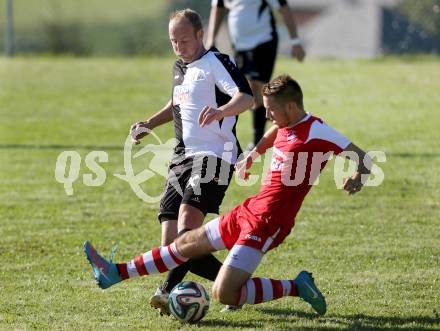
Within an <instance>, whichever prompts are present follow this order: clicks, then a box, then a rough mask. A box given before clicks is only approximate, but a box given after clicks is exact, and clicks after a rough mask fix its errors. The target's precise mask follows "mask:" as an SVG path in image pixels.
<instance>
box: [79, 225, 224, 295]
mask: <svg viewBox="0 0 440 331" xmlns="http://www.w3.org/2000/svg"><path fill="white" fill-rule="evenodd" d="M215 250H216V249H215V248H214V247H213V246H212V245H211V243H210V241H209V240H208V238H207V235H206V233H205V229H204V227H200V228H197V229H194V230H191V231H189V232H186V233H184V234H183V235H182V236H180V237H179V238H177V239H176V240H175V241H174V242H173V243H171V244H170V245H168V246H161V247H155V248H153V249H152V250H150V251H148V252H146V253H144V254H142V255H139V256H137V257H135V258H134V259H133V260H131V261H129V262H127V263H118V264H116V263H113V262H112V261H109V260H106V259H105V258H103V257H102V256H101V255H100V254H99V253H98V252H97V251H96V249H95V248H94V247H93V246H92V244H91V243H90V242H89V241H86V242H85V243H84V251H85V254H86V257H87V259H88V261H89V262H90V264H91V266H92V268H93V271H94V273H95V278H96V280H97V282H98V285H99V287H101V288H102V289H106V288H108V287H110V286H113V285H115V284H117V283H119V282H121V281H123V280H127V279H130V278H135V277H139V276H147V275H152V274H157V273H163V272H166V271H169V270H172V269H174V268H176V267H177V266H179V265H181V264H182V263H184V262H185V261H187V260H188V259H190V258H192V257H196V256H201V255H204V254H208V253H210V252H213V251H215Z"/></svg>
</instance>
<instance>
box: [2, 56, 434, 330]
mask: <svg viewBox="0 0 440 331" xmlns="http://www.w3.org/2000/svg"><path fill="white" fill-rule="evenodd" d="M172 61H173V60H172V59H171V58H163V59H159V58H151V59H93V60H88V59H72V58H55V59H54V58H39V59H32V58H17V59H14V60H6V59H0V222H1V223H0V260H1V262H2V267H1V268H0V328H1V329H5V330H10V329H69V330H70V329H79V330H84V329H89V330H95V329H148V330H171V329H176V328H182V329H185V330H186V329H198V330H232V329H236V328H242V329H267V330H272V329H276V330H287V329H295V330H346V329H349V330H416V329H417V330H440V231H439V229H440V217H439V216H440V178H439V170H440V147H439V143H438V139H439V137H440V136H439V133H438V128H439V127H440V116H439V114H438V111H439V108H440V93H439V87H440V61H439V59H438V58H424V59H406V60H402V59H383V60H377V61H368V62H367V61H352V62H339V61H322V62H318V61H307V62H306V63H304V64H302V65H299V64H297V63H295V62H292V61H289V60H281V61H280V62H279V63H278V66H277V69H276V70H277V72H278V73H281V72H288V73H290V74H292V75H294V76H295V77H296V78H297V79H298V80H299V81H300V82H301V83H302V85H303V90H304V92H305V106H306V109H307V110H308V111H310V112H312V113H314V114H316V115H319V116H322V117H323V118H324V119H326V121H327V122H328V123H330V124H331V125H332V126H334V127H335V128H337V129H338V130H339V131H341V132H343V133H344V134H346V135H347V136H349V137H351V138H352V139H353V141H354V142H355V143H357V144H358V145H359V146H362V147H363V148H364V149H365V150H382V151H384V152H385V153H386V155H387V162H386V163H380V164H378V165H379V166H380V167H381V168H382V170H383V171H384V173H385V180H384V182H383V184H382V185H381V186H379V187H375V188H371V187H370V188H365V189H364V191H362V192H361V193H360V194H359V195H357V196H354V197H348V196H347V195H346V194H344V192H343V191H341V190H337V189H336V187H335V183H334V181H333V162H330V163H329V165H328V166H327V168H326V170H325V171H324V173H323V175H322V176H321V179H320V183H319V185H318V186H316V187H314V188H313V190H312V192H311V194H310V195H309V197H308V198H307V199H306V201H305V203H304V205H303V208H302V210H301V212H300V214H299V215H298V218H297V225H296V227H295V229H294V231H293V233H292V234H291V235H290V236H289V237H288V238H287V240H286V242H285V243H284V244H283V245H282V246H281V247H279V248H278V249H277V250H275V251H272V252H270V253H269V254H268V255H267V256H266V257H265V259H264V260H263V263H262V264H261V266H260V267H259V269H258V270H257V272H256V274H258V275H261V276H265V277H271V278H292V277H294V276H295V275H296V274H297V273H298V272H299V271H300V270H302V269H307V270H310V271H312V272H313V273H314V276H315V279H316V282H317V284H318V286H320V288H321V289H322V290H323V292H324V293H325V295H326V297H327V301H328V304H329V309H328V313H327V315H326V316H324V317H316V316H315V314H314V313H313V312H312V311H311V309H310V308H309V307H308V306H307V304H305V303H303V302H301V301H299V300H297V299H292V298H287V299H286V298H285V299H281V300H278V301H274V302H272V303H265V304H261V305H256V306H246V307H245V308H244V309H243V311H241V312H239V313H235V314H228V315H224V314H221V313H220V312H219V311H220V309H221V305H219V304H218V303H212V304H211V307H210V312H209V314H208V315H207V316H206V318H205V319H204V320H203V321H202V322H200V323H199V324H198V325H197V326H188V325H186V326H181V325H180V324H179V323H178V322H176V321H175V320H173V319H172V318H166V317H160V316H158V314H157V313H156V312H155V311H153V310H152V309H151V308H150V307H149V306H148V304H147V298H148V297H149V295H151V293H152V292H153V290H154V289H155V287H156V286H157V285H158V284H159V283H160V281H161V279H162V277H161V276H152V277H150V278H144V279H137V280H133V281H129V282H127V283H125V284H121V285H119V286H116V287H114V288H112V289H110V290H107V291H101V290H100V289H98V288H97V287H96V285H95V282H94V280H93V277H92V273H91V270H90V267H89V265H88V264H87V262H86V259H85V258H84V255H83V252H82V243H83V241H84V240H85V239H90V240H91V241H92V242H93V243H94V244H95V245H96V246H97V247H98V248H99V249H100V250H102V251H110V249H111V246H112V245H113V244H114V243H118V244H119V250H118V252H117V255H116V260H126V259H129V258H131V257H133V256H134V255H136V254H138V253H141V252H144V251H146V250H148V249H150V248H151V247H152V246H155V245H158V244H159V226H158V223H157V221H156V214H157V210H158V205H157V204H145V203H144V202H142V201H141V200H140V199H139V198H137V197H136V195H135V194H134V193H133V191H132V190H131V189H130V187H129V185H128V184H127V183H126V182H124V181H121V180H120V179H118V178H116V177H114V176H113V174H114V173H122V172H123V167H124V163H123V153H122V150H123V144H124V140H125V138H126V134H127V131H128V128H129V125H130V124H131V123H132V122H134V121H136V120H139V119H142V118H145V117H146V116H147V115H148V114H152V113H153V112H155V111H156V110H157V109H158V108H159V107H161V106H162V104H164V103H165V102H166V101H167V98H168V97H169V95H170V81H171V74H170V66H171V64H172ZM249 119H250V117H249V114H245V115H242V117H241V119H240V124H239V128H238V131H239V136H240V138H241V141H242V143H243V144H246V143H247V142H248V141H249V139H250V127H249ZM156 133H157V134H158V135H159V137H160V138H161V139H162V140H166V139H168V138H170V137H172V135H173V132H172V127H171V126H169V125H168V126H164V127H162V128H160V129H158V130H157V131H156ZM148 139H149V140H148ZM148 139H147V140H146V141H145V142H144V144H147V143H154V140H151V139H152V138H151V137H150V138H148ZM65 150H70V151H72V150H73V151H77V152H78V153H79V154H80V155H81V158H82V163H81V170H80V177H79V178H78V180H77V181H76V182H75V183H74V184H73V189H74V194H73V195H72V196H67V195H66V194H65V192H64V188H63V185H62V184H60V183H58V182H57V181H56V180H55V177H54V170H55V163H56V160H57V157H58V155H59V154H60V153H61V152H63V151H65ZM93 150H102V151H105V152H106V153H107V154H108V162H107V163H103V164H102V166H103V168H104V169H105V171H106V173H107V179H106V181H105V183H104V185H102V186H100V187H89V186H86V185H84V184H83V182H82V175H83V174H86V173H90V170H88V169H87V167H86V166H85V163H84V159H85V157H86V155H87V154H88V153H89V152H91V151H93ZM146 162H147V160H142V161H141V160H138V161H137V164H136V167H137V169H139V168H141V166H142V165H145V164H146ZM254 171H255V173H259V172H260V173H261V166H260V165H257V167H256V168H255V169H254ZM163 183H164V178H163V177H161V176H156V177H154V178H153V179H151V180H149V181H148V182H147V183H146V184H147V186H144V188H145V189H148V190H149V192H150V193H151V194H158V193H160V191H161V189H162V185H163ZM257 189H258V186H251V187H240V186H238V185H237V184H235V183H234V184H233V185H232V186H231V187H230V189H229V191H228V194H227V197H226V198H225V201H224V203H223V206H222V210H223V211H227V210H229V209H230V208H231V207H232V206H234V205H236V204H237V203H239V202H241V201H242V200H243V199H244V198H245V197H247V196H248V195H250V194H252V193H255V192H256V191H257ZM218 256H219V257H220V258H223V257H224V256H225V253H223V252H222V253H220V254H218ZM188 278H190V279H194V280H197V281H200V282H202V283H203V284H204V285H206V286H207V288H209V286H210V284H209V283H208V282H206V281H204V280H201V279H199V278H197V277H195V276H192V275H190V276H188Z"/></svg>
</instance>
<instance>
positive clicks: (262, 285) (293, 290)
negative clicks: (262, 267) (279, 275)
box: [238, 277, 298, 305]
mask: <svg viewBox="0 0 440 331" xmlns="http://www.w3.org/2000/svg"><path fill="white" fill-rule="evenodd" d="M285 296H293V297H296V296H298V290H297V287H296V284H295V282H294V281H293V280H276V279H269V278H260V277H258V278H250V279H249V280H248V281H247V282H246V284H244V285H243V287H242V288H241V294H240V298H239V299H238V304H239V305H242V304H245V303H248V304H251V305H255V304H257V303H262V302H266V301H272V300H276V299H279V298H282V297H285Z"/></svg>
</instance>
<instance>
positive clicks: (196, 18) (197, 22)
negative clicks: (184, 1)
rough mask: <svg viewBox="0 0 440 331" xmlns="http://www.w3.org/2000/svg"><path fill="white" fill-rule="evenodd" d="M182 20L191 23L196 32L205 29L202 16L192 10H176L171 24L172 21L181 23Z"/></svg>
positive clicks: (171, 15)
mask: <svg viewBox="0 0 440 331" xmlns="http://www.w3.org/2000/svg"><path fill="white" fill-rule="evenodd" d="M182 19H186V20H187V21H188V22H189V23H191V25H192V27H193V28H194V32H197V31H199V30H202V29H203V25H202V20H201V18H200V15H199V14H198V13H197V12H196V11H195V10H192V9H190V8H186V9H182V10H176V11H174V12H172V13H171V14H170V22H171V21H181V20H182Z"/></svg>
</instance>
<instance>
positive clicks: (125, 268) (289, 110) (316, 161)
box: [85, 75, 371, 315]
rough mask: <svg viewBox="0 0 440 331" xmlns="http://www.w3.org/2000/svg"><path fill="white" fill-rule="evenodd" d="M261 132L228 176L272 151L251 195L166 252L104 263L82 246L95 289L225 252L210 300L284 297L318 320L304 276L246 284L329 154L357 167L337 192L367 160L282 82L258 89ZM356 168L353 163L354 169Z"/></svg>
mask: <svg viewBox="0 0 440 331" xmlns="http://www.w3.org/2000/svg"><path fill="white" fill-rule="evenodd" d="M263 101H264V106H265V108H266V116H267V117H268V119H269V120H272V122H273V124H274V125H273V126H272V128H271V129H269V130H268V131H267V132H266V134H265V135H264V137H263V138H262V139H261V141H260V142H259V143H258V144H257V146H256V147H255V148H254V150H252V152H251V153H250V154H249V155H247V156H246V157H245V158H244V159H243V160H242V161H240V162H239V163H237V165H236V168H237V171H238V174H239V176H241V177H242V178H247V177H248V176H249V173H248V169H249V168H250V167H251V165H252V163H253V161H254V160H255V158H256V157H258V155H261V154H263V153H264V152H266V150H267V149H268V148H270V147H273V156H272V163H271V167H270V169H269V172H268V176H267V177H266V179H265V181H264V183H263V185H262V187H261V189H260V191H259V192H258V194H257V195H255V196H252V197H250V198H248V199H246V200H245V201H244V202H243V203H242V204H241V205H238V206H237V207H235V208H234V209H233V210H232V211H230V212H229V213H227V214H226V215H223V216H221V217H219V218H216V219H214V220H212V221H210V222H209V223H207V224H206V225H205V226H202V227H199V228H197V229H194V230H191V231H189V232H186V233H185V234H183V235H182V236H180V237H178V238H177V239H176V240H175V241H174V242H173V243H171V244H170V245H168V246H162V247H156V248H153V249H152V250H150V251H148V252H146V253H145V254H143V255H140V256H137V257H136V258H134V259H133V260H131V261H129V262H128V263H119V264H115V263H113V262H112V261H107V260H106V259H104V258H103V257H102V256H100V255H99V254H98V252H97V251H96V250H95V249H94V248H93V246H92V245H91V244H90V243H89V242H88V241H87V242H86V243H85V253H86V256H87V258H88V260H89V262H90V263H91V265H92V267H93V270H94V273H95V277H96V279H97V280H98V284H99V286H100V287H101V288H108V287H110V286H112V285H114V284H116V283H118V282H120V281H122V280H126V279H129V278H133V277H137V276H144V275H150V274H155V273H162V272H166V271H168V270H171V269H173V268H175V267H177V266H178V265H180V264H182V263H184V262H185V261H187V260H188V259H190V258H192V257H195V256H200V255H203V254H207V253H209V252H213V251H217V250H222V249H228V250H229V255H228V256H227V258H226V260H225V261H224V263H223V266H222V267H221V269H220V272H219V274H218V276H217V278H216V280H215V282H214V285H213V297H214V298H216V299H218V300H219V301H220V302H221V303H223V304H228V305H243V304H245V303H247V304H258V303H261V302H266V301H271V300H275V299H278V298H281V297H284V296H298V297H300V298H301V299H303V300H305V301H306V302H308V303H309V304H310V305H311V306H312V308H313V309H314V310H315V311H316V312H317V313H318V314H320V315H323V314H325V312H326V309H327V305H326V302H325V298H324V296H323V295H322V294H321V292H320V291H319V289H318V288H317V287H316V285H315V283H314V280H313V278H312V277H311V274H310V273H309V272H307V271H301V272H300V273H299V275H298V276H297V277H296V278H295V279H286V280H275V279H269V278H261V277H252V274H253V273H254V271H255V270H256V268H257V267H258V265H259V263H260V261H261V259H262V257H263V255H264V254H265V253H266V252H267V251H269V250H271V249H273V248H275V247H277V246H278V245H279V244H281V243H282V242H283V240H284V238H285V237H286V236H287V235H288V234H289V233H290V231H291V230H292V228H293V226H294V225H295V216H296V214H297V213H298V211H299V209H300V207H301V204H302V201H303V200H304V198H305V196H306V195H307V193H308V192H309V191H310V189H311V187H312V185H313V183H314V182H315V180H316V179H317V178H318V176H319V174H320V172H321V171H322V169H323V168H324V166H325V164H326V162H327V160H328V159H329V158H330V157H331V155H332V154H339V153H341V152H345V153H344V154H346V155H347V157H349V158H351V159H353V160H354V161H356V162H357V164H358V167H357V171H356V172H355V174H354V175H353V176H352V177H350V178H348V179H347V180H346V182H345V184H344V189H345V190H346V191H347V192H348V193H349V194H355V193H357V192H359V191H360V190H361V188H362V186H363V184H364V183H365V181H366V180H367V178H368V175H369V173H370V169H371V159H370V158H369V157H368V156H366V154H365V152H363V151H362V150H361V149H360V148H358V147H357V146H356V145H354V144H353V143H351V142H350V140H349V139H347V138H346V137H344V136H343V135H341V134H340V133H338V132H337V131H336V130H334V129H332V128H330V127H329V126H328V125H326V124H325V123H324V122H323V121H322V120H321V119H320V118H318V117H315V116H313V115H311V114H309V113H306V112H305V110H304V105H303V94H302V90H301V87H300V86H299V84H298V83H297V82H296V81H295V80H293V79H292V78H291V77H289V76H286V75H283V76H279V77H277V78H275V79H274V80H272V81H271V82H269V83H267V84H265V85H264V87H263ZM359 160H361V161H359Z"/></svg>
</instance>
